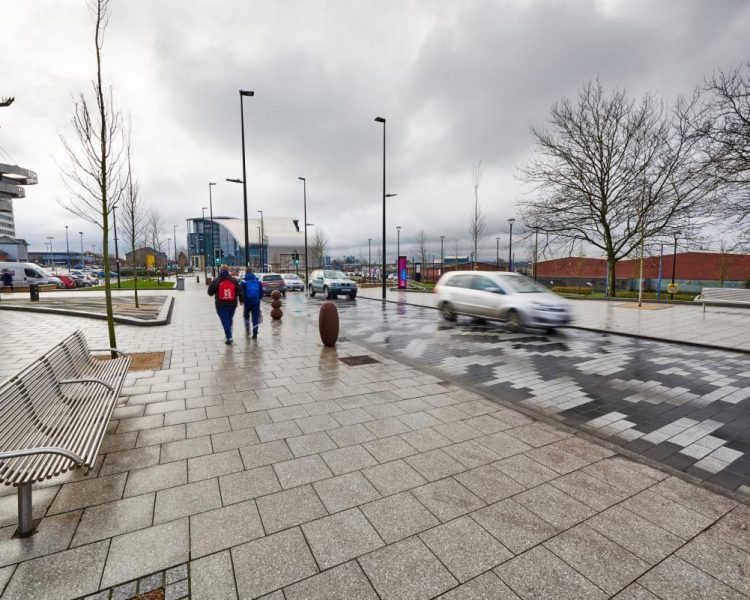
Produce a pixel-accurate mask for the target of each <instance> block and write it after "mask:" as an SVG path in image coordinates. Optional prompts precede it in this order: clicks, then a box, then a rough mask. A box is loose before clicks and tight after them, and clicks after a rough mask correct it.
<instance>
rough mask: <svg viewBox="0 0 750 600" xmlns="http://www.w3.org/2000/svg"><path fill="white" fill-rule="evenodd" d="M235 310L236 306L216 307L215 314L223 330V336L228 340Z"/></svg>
mask: <svg viewBox="0 0 750 600" xmlns="http://www.w3.org/2000/svg"><path fill="white" fill-rule="evenodd" d="M236 309H237V307H236V306H217V307H216V314H218V315H219V319H221V326H222V327H223V328H224V335H225V336H226V338H227V339H228V340H231V339H232V319H234V311H235V310H236Z"/></svg>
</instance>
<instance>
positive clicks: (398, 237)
mask: <svg viewBox="0 0 750 600" xmlns="http://www.w3.org/2000/svg"><path fill="white" fill-rule="evenodd" d="M399 256H401V225H396V265H398V257H399ZM396 268H398V266H397V267H396Z"/></svg>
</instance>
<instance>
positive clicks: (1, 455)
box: [0, 447, 83, 465]
mask: <svg viewBox="0 0 750 600" xmlns="http://www.w3.org/2000/svg"><path fill="white" fill-rule="evenodd" d="M34 454H59V455H60V456H64V457H65V458H69V459H70V460H72V461H73V462H74V463H76V464H79V465H82V464H83V459H82V458H81V457H80V456H78V455H77V454H76V453H74V452H71V451H70V450H66V449H65V448H54V447H42V448H27V449H25V450H9V451H8V452H0V460H4V459H7V458H17V457H19V456H33V455H34Z"/></svg>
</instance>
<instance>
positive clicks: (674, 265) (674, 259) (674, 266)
mask: <svg viewBox="0 0 750 600" xmlns="http://www.w3.org/2000/svg"><path fill="white" fill-rule="evenodd" d="M676 272H677V236H674V253H673V254H672V285H674V276H675V273H676ZM672 289H674V288H672ZM669 299H670V300H674V293H672V292H670V293H669Z"/></svg>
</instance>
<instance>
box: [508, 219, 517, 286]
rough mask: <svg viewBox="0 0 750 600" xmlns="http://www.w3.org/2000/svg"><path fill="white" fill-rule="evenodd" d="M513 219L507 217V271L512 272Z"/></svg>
mask: <svg viewBox="0 0 750 600" xmlns="http://www.w3.org/2000/svg"><path fill="white" fill-rule="evenodd" d="M514 222H515V219H508V223H510V236H509V238H508V273H512V272H513V223H514Z"/></svg>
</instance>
